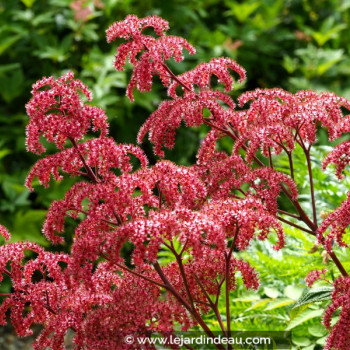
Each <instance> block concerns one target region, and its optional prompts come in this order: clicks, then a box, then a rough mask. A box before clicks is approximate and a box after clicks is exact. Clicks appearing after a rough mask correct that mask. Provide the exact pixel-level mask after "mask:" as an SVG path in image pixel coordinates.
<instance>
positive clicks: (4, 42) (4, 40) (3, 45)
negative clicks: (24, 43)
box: [0, 34, 21, 55]
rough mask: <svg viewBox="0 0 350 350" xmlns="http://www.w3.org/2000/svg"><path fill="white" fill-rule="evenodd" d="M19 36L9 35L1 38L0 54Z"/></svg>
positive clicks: (19, 36)
mask: <svg viewBox="0 0 350 350" xmlns="http://www.w3.org/2000/svg"><path fill="white" fill-rule="evenodd" d="M20 38H21V35H13V34H11V35H9V36H8V37H6V38H2V39H1V41H0V55H2V54H3V53H4V52H5V51H6V50H7V49H9V48H10V47H11V46H12V45H13V44H14V43H15V42H17V41H18V40H19V39H20Z"/></svg>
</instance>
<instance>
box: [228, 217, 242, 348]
mask: <svg viewBox="0 0 350 350" xmlns="http://www.w3.org/2000/svg"><path fill="white" fill-rule="evenodd" d="M239 228H240V227H239V226H238V224H236V232H235V235H234V238H233V240H232V244H231V247H230V250H229V252H228V254H226V252H225V280H226V284H225V299H226V328H227V337H228V338H230V337H231V312H230V290H231V281H230V260H231V256H232V253H233V249H234V248H235V245H236V239H237V236H238V232H239ZM227 349H228V350H232V345H231V344H229V345H228V347H227Z"/></svg>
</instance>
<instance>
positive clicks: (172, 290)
mask: <svg viewBox="0 0 350 350" xmlns="http://www.w3.org/2000/svg"><path fill="white" fill-rule="evenodd" d="M153 266H154V269H155V270H156V271H157V273H158V275H159V276H160V278H161V279H162V281H163V283H164V285H165V286H166V287H165V288H166V289H167V290H168V291H169V292H170V293H171V294H172V295H173V296H174V297H175V298H176V299H177V300H178V301H179V302H180V303H181V304H182V305H183V306H184V307H185V308H186V309H187V310H188V311H189V312H190V313H191V315H192V316H193V318H194V319H195V320H196V321H197V322H198V323H199V325H200V326H201V327H202V329H203V330H204V331H205V333H206V334H207V335H208V336H209V337H210V338H215V335H214V334H213V332H212V331H211V330H210V328H209V327H208V326H207V324H206V323H205V322H204V321H203V319H202V317H201V316H200V315H199V314H198V312H197V310H195V309H194V310H193V309H192V308H191V306H190V305H189V304H188V302H187V301H186V300H185V299H184V298H183V297H182V296H181V295H180V294H179V293H178V292H177V290H176V289H175V288H174V287H173V286H172V284H171V283H170V282H169V281H168V279H167V278H166V276H165V275H164V273H163V271H162V269H161V267H160V266H159V264H158V262H155V263H154V264H153ZM217 348H218V349H220V350H225V348H224V347H223V346H222V345H221V344H218V345H217Z"/></svg>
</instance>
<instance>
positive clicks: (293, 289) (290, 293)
mask: <svg viewBox="0 0 350 350" xmlns="http://www.w3.org/2000/svg"><path fill="white" fill-rule="evenodd" d="M303 291H304V287H301V286H287V287H286V288H285V289H284V291H283V294H284V295H285V296H286V297H288V298H290V299H293V300H298V299H299V298H300V297H301V295H302V294H303Z"/></svg>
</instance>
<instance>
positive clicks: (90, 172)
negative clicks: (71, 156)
mask: <svg viewBox="0 0 350 350" xmlns="http://www.w3.org/2000/svg"><path fill="white" fill-rule="evenodd" d="M69 140H70V142H71V143H72V145H73V147H74V148H75V149H76V150H77V152H78V155H79V158H80V160H81V161H82V163H83V165H84V168H85V170H86V172H87V175H88V177H89V178H90V180H91V181H92V182H93V183H98V182H99V181H98V178H97V177H96V175H95V174H94V172H93V171H92V169H91V167H90V166H89V165H87V163H86V161H85V158H84V156H83V155H82V154H81V152H80V150H79V148H78V145H77V143H76V141H75V140H74V139H73V138H72V137H69Z"/></svg>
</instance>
